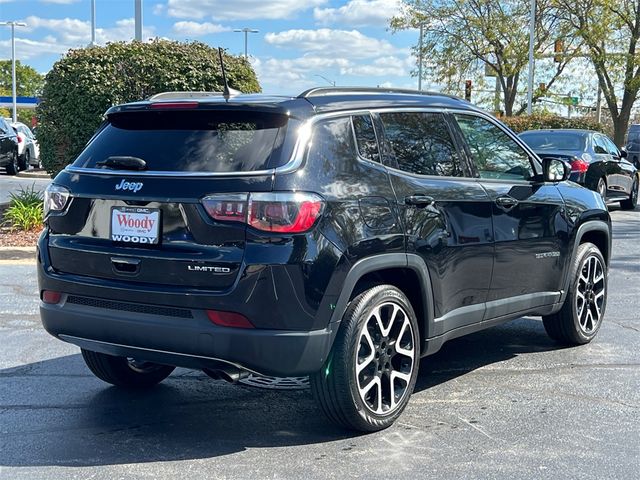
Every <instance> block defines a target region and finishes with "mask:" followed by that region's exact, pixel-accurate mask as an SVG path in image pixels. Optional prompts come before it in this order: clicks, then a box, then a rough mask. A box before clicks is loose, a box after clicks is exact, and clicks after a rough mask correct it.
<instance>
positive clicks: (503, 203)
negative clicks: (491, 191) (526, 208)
mask: <svg viewBox="0 0 640 480" xmlns="http://www.w3.org/2000/svg"><path fill="white" fill-rule="evenodd" d="M496 204H497V205H498V206H499V207H502V208H513V207H515V206H516V205H518V200H516V199H515V198H513V197H510V196H509V195H502V196H500V197H498V198H496Z"/></svg>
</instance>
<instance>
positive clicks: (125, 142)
mask: <svg viewBox="0 0 640 480" xmlns="http://www.w3.org/2000/svg"><path fill="white" fill-rule="evenodd" d="M286 122H287V117H286V116H284V115H281V114H273V113H263V112H247V111H243V112H238V111H211V110H208V111H207V110H200V111H194V110H190V111H156V112H149V111H145V112H127V113H120V114H113V115H110V116H109V121H108V123H107V125H106V126H105V127H104V128H103V129H102V130H101V131H100V132H99V133H98V134H97V135H96V136H95V137H94V138H93V140H92V141H91V142H90V143H89V145H87V147H86V148H85V150H84V151H83V152H82V153H81V154H80V156H79V157H78V158H77V160H76V161H75V162H74V164H73V165H74V166H76V167H82V168H106V167H105V164H109V161H110V160H109V159H111V160H113V159H116V160H117V159H118V158H122V157H134V158H136V159H142V160H143V161H144V163H143V164H146V170H151V171H167V172H176V171H178V172H248V171H256V170H263V169H267V168H273V167H276V166H278V165H275V164H274V163H275V161H274V159H272V157H274V156H275V155H274V151H276V150H277V149H278V147H279V146H280V144H281V143H282V138H283V136H284V129H285V126H286ZM116 165H117V162H116ZM112 168H114V167H112Z"/></svg>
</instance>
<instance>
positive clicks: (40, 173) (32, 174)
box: [16, 170, 51, 180]
mask: <svg viewBox="0 0 640 480" xmlns="http://www.w3.org/2000/svg"><path fill="white" fill-rule="evenodd" d="M16 177H20V178H42V179H46V180H51V175H49V174H48V173H47V172H46V171H44V170H37V171H34V170H23V171H22V172H18V173H17V175H16Z"/></svg>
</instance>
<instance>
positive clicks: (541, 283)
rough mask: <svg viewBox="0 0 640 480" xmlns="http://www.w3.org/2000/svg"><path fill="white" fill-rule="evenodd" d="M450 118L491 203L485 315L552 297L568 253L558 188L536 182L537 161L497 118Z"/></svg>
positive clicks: (527, 306) (524, 307) (553, 299)
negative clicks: (491, 246) (491, 245)
mask: <svg viewBox="0 0 640 480" xmlns="http://www.w3.org/2000/svg"><path fill="white" fill-rule="evenodd" d="M454 117H455V119H456V122H457V125H458V127H459V129H460V133H461V134H462V137H463V138H464V140H465V143H466V154H467V155H469V157H470V159H471V160H472V166H473V169H474V174H475V175H476V176H477V177H478V184H479V185H481V186H482V187H483V188H484V190H485V191H486V192H487V194H488V196H489V198H490V200H491V203H492V217H493V235H494V238H495V263H494V266H493V276H492V280H491V290H490V292H489V295H488V298H487V311H486V318H487V319H488V318H496V317H500V316H502V315H507V314H511V313H514V312H518V311H522V310H529V309H531V308H534V307H536V306H541V305H547V304H551V303H554V302H556V301H557V300H558V299H559V298H560V293H559V291H560V289H561V288H562V287H561V279H562V278H564V277H563V275H562V274H563V272H564V268H565V266H566V261H567V259H568V258H569V256H570V255H569V250H568V235H567V225H566V221H565V220H564V218H565V217H564V201H563V199H562V196H561V195H560V192H559V191H558V189H557V187H556V186H555V185H554V184H552V183H544V182H541V181H540V178H541V175H540V174H541V167H540V165H539V164H538V162H537V160H535V159H534V158H533V157H531V156H530V155H529V154H528V152H527V151H526V150H525V149H524V148H523V147H522V146H521V145H520V144H519V143H518V142H517V141H516V139H515V138H516V137H515V136H513V135H511V134H509V133H508V132H507V130H506V129H504V128H503V127H501V126H500V125H499V124H498V123H497V122H493V121H491V120H489V119H488V118H486V117H484V116H480V115H476V114H455V115H454Z"/></svg>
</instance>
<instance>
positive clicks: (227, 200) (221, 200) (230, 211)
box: [202, 193, 249, 222]
mask: <svg viewBox="0 0 640 480" xmlns="http://www.w3.org/2000/svg"><path fill="white" fill-rule="evenodd" d="M248 200H249V195H247V194H246V193H238V194H228V195H210V196H208V197H206V198H205V199H204V200H202V205H204V208H205V210H206V211H207V213H208V214H209V216H210V217H211V218H213V219H214V220H218V221H220V222H246V221H247V203H248Z"/></svg>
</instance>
